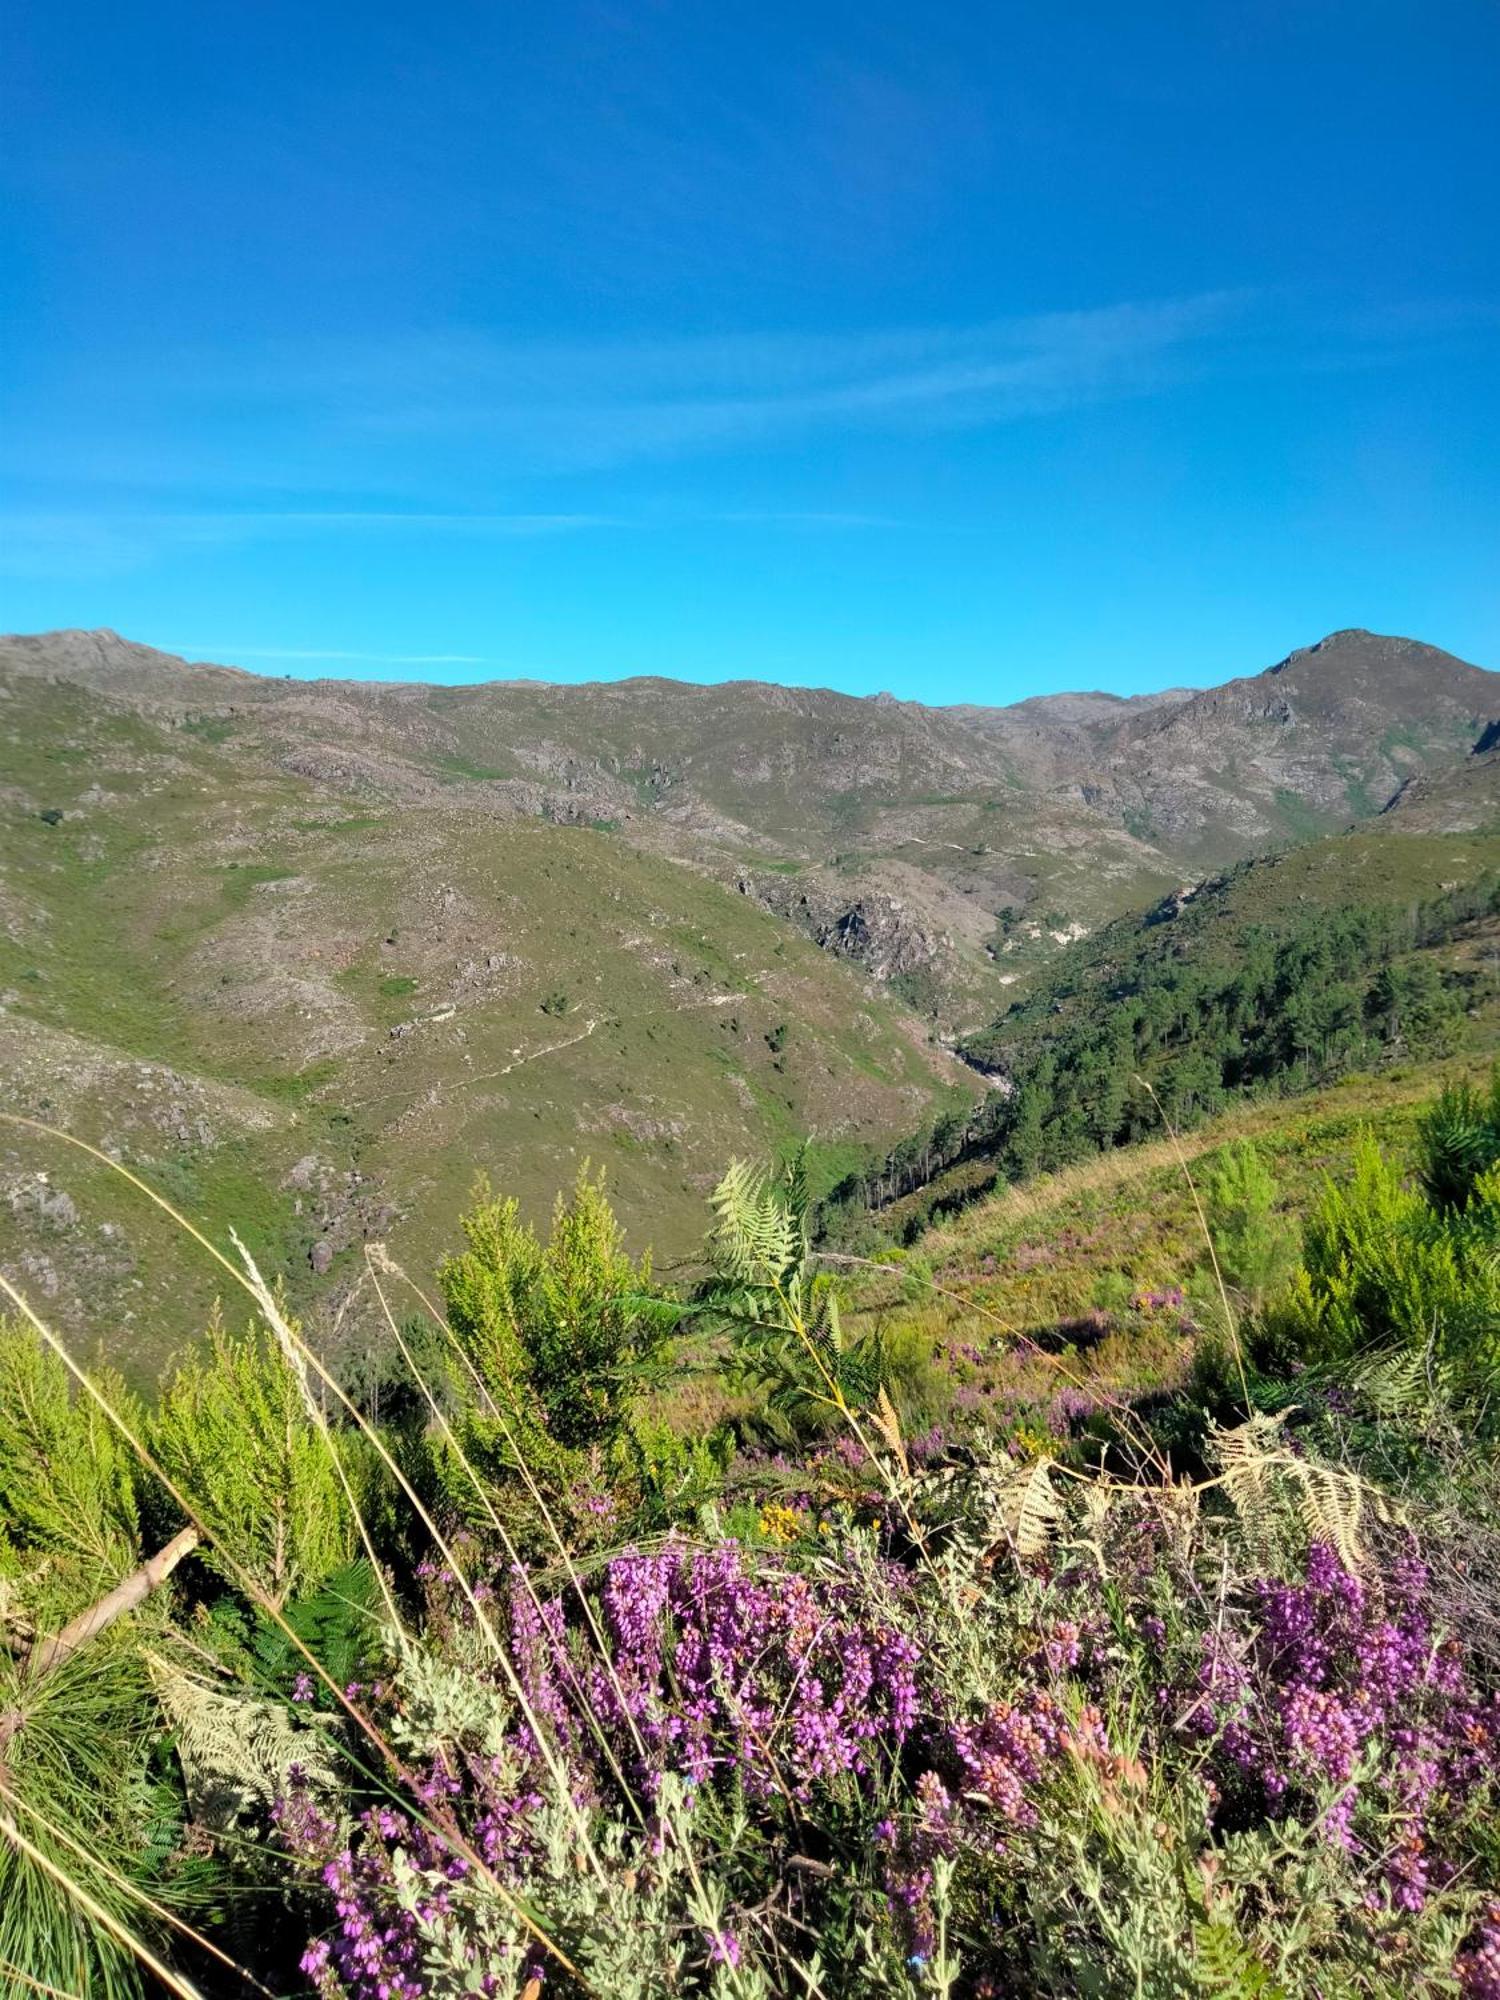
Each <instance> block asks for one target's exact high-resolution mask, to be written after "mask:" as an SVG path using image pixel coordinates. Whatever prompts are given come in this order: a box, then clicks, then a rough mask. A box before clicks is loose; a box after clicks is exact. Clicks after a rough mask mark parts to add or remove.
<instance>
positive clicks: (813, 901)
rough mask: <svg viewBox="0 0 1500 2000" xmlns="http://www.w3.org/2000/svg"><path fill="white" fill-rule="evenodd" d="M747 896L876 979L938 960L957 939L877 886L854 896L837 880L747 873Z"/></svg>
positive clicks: (743, 881) (743, 888) (743, 880)
mask: <svg viewBox="0 0 1500 2000" xmlns="http://www.w3.org/2000/svg"><path fill="white" fill-rule="evenodd" d="M736 887H737V888H738V889H739V891H740V894H741V895H742V896H753V897H754V899H755V900H756V902H758V903H760V904H761V905H762V907H763V908H765V909H767V910H770V911H772V912H773V914H774V915H776V916H779V917H785V918H787V919H788V920H789V921H790V922H792V923H794V924H796V925H797V926H798V927H799V928H800V929H802V930H805V931H806V932H807V933H808V935H809V936H810V937H811V938H813V939H814V941H815V942H816V943H818V944H819V945H821V946H822V947H823V949H824V950H825V951H831V952H833V953H835V954H836V955H837V956H838V957H839V958H848V959H852V960H853V961H854V962H855V964H857V965H861V966H863V967H864V969H865V970H866V971H867V972H868V973H869V974H870V976H871V977H872V978H874V979H879V980H882V981H890V980H892V979H897V978H899V977H900V976H901V975H902V974H903V973H908V972H919V971H923V970H925V969H926V968H927V967H929V966H932V965H935V964H936V963H937V962H938V961H939V960H940V959H941V958H942V957H943V956H944V954H945V953H946V952H947V951H949V950H951V949H952V939H951V938H946V937H944V936H943V935H942V934H941V933H938V932H934V931H932V930H929V929H927V928H926V927H925V926H924V925H923V924H922V923H920V922H919V921H918V920H917V919H916V918H915V917H914V916H913V915H912V914H911V912H910V911H909V910H908V909H907V908H906V907H905V906H904V905H903V904H902V903H900V902H898V901H897V899H896V898H895V897H894V896H888V895H886V894H884V893H883V892H882V891H880V890H878V889H866V890H862V891H861V892H860V893H858V894H857V895H855V896H852V897H851V896H849V895H848V893H847V891H846V890H845V891H841V889H840V887H839V885H837V884H815V883H808V884H802V883H798V882H794V881H788V880H787V879H786V878H785V877H784V876H777V875H767V876H751V875H742V876H741V877H740V879H739V881H738V882H737V884H736Z"/></svg>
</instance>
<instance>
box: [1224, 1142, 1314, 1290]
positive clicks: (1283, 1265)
mask: <svg viewBox="0 0 1500 2000" xmlns="http://www.w3.org/2000/svg"><path fill="white" fill-rule="evenodd" d="M1276 1200H1277V1188H1276V1182H1275V1180H1274V1178H1273V1177H1272V1175H1271V1173H1270V1171H1269V1169H1268V1168H1267V1167H1266V1165H1265V1163H1264V1162H1263V1161H1262V1159H1261V1157H1260V1154H1259V1153H1258V1152H1257V1151H1256V1149H1255V1146H1254V1144H1253V1143H1252V1142H1251V1141H1250V1140H1249V1139H1238V1140H1235V1141H1233V1142H1232V1143H1231V1144H1230V1145H1227V1146H1225V1147H1223V1148H1222V1149H1221V1150H1220V1151H1219V1152H1218V1153H1217V1154H1216V1155H1215V1157H1214V1159H1213V1162H1212V1164H1211V1165H1210V1167H1209V1171H1208V1174H1207V1176H1206V1179H1205V1182H1204V1207H1205V1211H1206V1214H1207V1217H1208V1226H1209V1231H1210V1233H1211V1235H1212V1237H1213V1243H1214V1254H1215V1256H1216V1257H1217V1259H1218V1265H1219V1270H1220V1272H1221V1273H1222V1274H1223V1277H1224V1280H1225V1282H1226V1284H1228V1285H1231V1286H1232V1287H1233V1288H1234V1290H1235V1291H1237V1292H1238V1293H1239V1294H1240V1295H1241V1297H1242V1298H1243V1299H1244V1301H1245V1303H1246V1305H1247V1306H1249V1307H1250V1309H1251V1310H1252V1311H1256V1310H1258V1309H1259V1308H1260V1307H1261V1306H1262V1305H1263V1304H1264V1303H1265V1301H1266V1299H1267V1298H1268V1297H1269V1295H1270V1294H1271V1293H1272V1292H1273V1291H1275V1290H1276V1288H1277V1287H1278V1286H1279V1285H1281V1284H1283V1283H1284V1282H1285V1281H1286V1279H1287V1278H1288V1276H1289V1275H1290V1274H1291V1271H1292V1269H1293V1267H1294V1265H1295V1264H1296V1261H1297V1232H1296V1228H1295V1226H1294V1225H1293V1223H1292V1222H1291V1220H1290V1218H1289V1217H1287V1216H1284V1215H1280V1214H1278V1213H1277V1209H1276Z"/></svg>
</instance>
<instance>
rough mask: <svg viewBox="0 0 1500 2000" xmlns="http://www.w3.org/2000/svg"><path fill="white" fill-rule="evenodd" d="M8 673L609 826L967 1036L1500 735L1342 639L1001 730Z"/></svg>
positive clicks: (280, 746)
mask: <svg viewBox="0 0 1500 2000" xmlns="http://www.w3.org/2000/svg"><path fill="white" fill-rule="evenodd" d="M0 673H3V674H8V675H12V676H14V675H21V674H24V675H27V676H42V677H45V678H49V679H56V680H60V681H65V682H69V683H73V684H76V685H81V686H86V687H88V688H91V689H93V690H95V691H97V692H99V693H101V694H103V695H105V696H107V698H108V699H109V700H110V701H112V702H115V703H119V704H122V705H124V706H127V707H129V708H132V709H134V710H137V711H139V712H141V713H148V714H150V715H152V716H153V717H154V718H156V719H157V720H158V721H160V722H162V723H164V724H172V725H175V726H177V727H183V726H186V727H189V728H192V729H196V730H198V731H199V732H200V733H201V732H203V731H211V732H213V733H214V734H215V735H216V736H218V737H219V738H220V739H221V740H223V741H224V742H225V743H226V744H237V745H243V746H244V748H245V749H246V750H247V751H249V752H252V753H253V754H255V755H258V756H263V757H265V758H267V759H269V760H270V761H271V762H272V763H274V764H275V765H276V766H277V767H279V768H280V769H282V770H284V771H287V772H290V773H291V774H293V775H295V776H298V777H301V778H305V779H309V780H311V781H313V782H315V783H317V784H321V785H324V786H327V787H330V788H332V789H334V790H337V791H340V792H343V793H346V794H348V795H350V796H352V797H357V798H362V799H365V800H368V801H382V802H386V803H393V804H397V805H403V806H414V805H425V806H430V807H432V808H433V809H441V810H448V809H453V808H457V809H461V810H463V811H468V812H474V813H478V814H484V815H488V816H493V817H499V818H503V817H524V818H540V819H544V820H551V821H562V822H571V823H589V824H593V823H598V822H601V821H609V822H612V823H613V826H612V829H611V830H612V831H613V832H615V833H616V834H618V835H619V837H620V838H621V839H622V840H624V841H627V842H629V843H630V844H631V845H633V846H638V847H643V848H646V849H649V850H650V851H652V852H656V853H665V854H669V855H672V856H674V857H675V858H679V859H684V860H688V861H690V862H692V863H693V865H695V866H698V867H700V868H704V869H707V870H710V871H712V872H713V873H715V874H716V875H718V877H719V878H720V879H721V880H724V881H726V882H728V883H730V884H731V885H732V886H734V887H735V888H737V889H738V890H739V891H740V892H741V893H743V894H745V895H746V896H748V897H750V898H752V899H754V900H758V901H760V902H762V903H763V904H765V905H766V906H767V907H768V908H771V909H773V910H776V911H778V912H780V913H783V914H785V915H787V916H789V917H790V918H791V919H792V920H793V921H795V922H798V923H801V924H802V925H803V926H804V927H805V928H807V929H808V930H809V931H810V932H811V933H812V934H813V935H815V936H816V937H818V938H819V939H820V940H821V941H823V942H824V943H825V944H827V945H829V946H830V948H831V949H833V950H835V951H837V952H839V953H841V954H842V955H844V956H846V957H852V958H855V959H861V960H862V961H863V962H864V963H866V964H867V965H869V966H870V967H871V968H872V969H874V970H875V971H876V972H877V974H878V975H879V976H881V977H883V978H893V979H896V980H898V981H900V982H901V983H902V985H903V988H904V990H905V991H906V992H907V994H908V995H909V997H911V998H913V999H914V1000H916V1001H918V1002H919V1003H920V1004H923V1005H925V1006H930V1007H932V1008H933V1009H934V1010H935V1011H936V1012H937V1013H938V1015H939V1016H940V1017H946V1018H947V1019H950V1020H954V1019H956V1020H957V1021H959V1022H960V1023H965V1024H967V1023H972V1022H974V1021H976V1020H978V1019H980V1018H982V1017H983V1015H984V1013H985V1012H986V1011H987V1007H986V995H987V993H992V992H993V990H994V986H995V982H996V980H997V979H1001V978H1004V977H1007V976H1008V975H1009V973H1010V971H1011V970H1012V969H1014V967H1015V966H1017V965H1019V966H1024V965H1025V964H1026V963H1027V962H1028V961H1029V960H1031V959H1033V958H1034V957H1035V956H1036V955H1037V954H1038V952H1039V951H1044V950H1045V949H1046V948H1048V947H1049V945H1050V942H1051V939H1052V937H1053V936H1054V935H1063V934H1072V932H1073V931H1074V930H1075V929H1076V928H1078V927H1082V928H1084V929H1091V928H1093V927H1094V926H1095V925H1097V924H1098V923H1099V922H1101V921H1103V920H1104V919H1106V918H1108V917H1110V916H1112V915H1115V914H1118V913H1120V912H1122V911H1124V910H1127V909H1129V908H1130V907H1132V906H1133V905H1137V904H1140V903H1142V902H1145V901H1147V900H1149V899H1150V898H1151V897H1152V896H1153V895H1157V894H1160V893H1162V892H1163V891H1165V890H1166V889H1168V888H1172V887H1176V886H1178V885H1180V884H1181V883H1183V882H1184V881H1187V880H1192V879H1195V878H1196V877H1197V876H1199V875H1201V874H1203V873H1204V872H1206V871H1207V870H1210V869H1212V868H1215V867H1219V866H1222V865H1224V864H1225V863H1227V862H1229V861H1233V860H1235V859H1238V858H1240V857H1242V856H1244V855H1247V854H1252V853H1257V852H1262V851H1264V850H1265V849H1267V848H1268V847H1272V846H1276V845H1279V844H1284V843H1286V842H1288V841H1293V840H1298V839H1303V838H1307V837H1309V836H1310V835H1312V834H1315V833H1318V832H1323V831H1329V830H1333V829H1335V828H1337V827H1339V826H1342V825H1345V824H1347V823H1348V822H1350V821H1351V820H1355V819H1360V818H1364V817H1368V816H1369V815H1372V814H1374V813H1377V812H1379V811H1381V810H1382V809H1383V808H1384V807H1385V806H1386V805H1387V804H1388V803H1389V802H1390V801H1391V799H1392V798H1393V797H1394V796H1395V795H1396V793H1397V792H1398V791H1399V790H1400V789H1401V787H1402V786H1403V785H1404V784H1406V783H1408V782H1409V781H1410V780H1412V779H1413V778H1414V777H1418V776H1420V775H1421V774H1423V773H1425V772H1428V771H1430V770H1433V769H1435V768H1440V767H1443V766H1446V765H1448V764H1451V763H1454V762H1456V761H1457V760H1460V759H1461V758H1462V757H1463V756H1464V755H1465V754H1466V753H1467V752H1468V751H1469V750H1470V748H1471V747H1472V746H1473V744H1474V743H1475V742H1476V740H1478V738H1479V737H1480V736H1481V735H1482V733H1483V732H1484V730H1485V729H1486V728H1487V727H1488V726H1489V725H1491V724H1492V723H1494V722H1496V721H1497V720H1500V675H1496V674H1493V673H1489V672H1486V671H1485V670H1483V669H1481V668H1479V667H1475V666H1470V665H1468V664H1467V663H1466V662H1464V661H1462V660H1458V659H1455V658H1454V657H1453V656H1452V655H1450V654H1447V653H1443V652H1440V651H1439V650H1437V649H1436V648H1434V647H1430V646H1424V645H1421V644H1419V643H1417V642H1416V641H1413V640H1407V639H1394V638H1385V637H1381V636H1379V635H1377V634H1373V633H1369V632H1357V631H1352V632H1339V633H1335V634H1333V635H1332V636H1331V637H1329V638H1327V639H1325V640H1323V641H1322V642H1321V643H1320V644H1318V645H1316V646H1312V647H1308V648H1305V649H1303V650H1302V651H1300V652H1297V653H1293V654H1292V655H1290V656H1289V658H1288V659H1286V660H1284V661H1282V662H1281V663H1280V664H1279V665H1278V666H1276V667H1273V668H1271V669H1269V670H1268V671H1266V672H1264V673H1261V674H1256V675H1252V676H1249V677H1247V678H1245V679H1242V680H1236V681H1231V682H1229V683H1227V684H1226V685H1225V686H1223V687H1219V688H1213V689H1210V690H1208V691H1206V692H1202V693H1193V692H1190V691H1186V690H1183V689H1173V690H1169V691H1167V692H1166V693H1164V694H1161V695H1156V696H1147V697H1141V698H1137V699H1134V700H1130V701H1122V700H1120V699H1118V698H1116V697H1113V696H1109V695H1104V694H1081V695H1057V696H1047V697H1043V698H1040V699H1035V700H1030V701H1025V702H1021V703H1018V704H1015V705H1013V706H1010V707H1002V708H982V707H972V706H970V707H960V708H947V709H941V708H928V707H924V706H922V705H921V704H920V703H916V702H907V701H895V700H892V699H890V698H888V697H877V698H875V699H873V700H860V699H856V698H854V697H852V696H847V695H841V694H837V693H833V692H830V691H828V690H815V689H814V690H809V689H793V688H782V687H774V686H768V685H765V684H762V683H758V682H734V683H729V684H726V685H723V686H716V687H699V686H688V685H683V684H680V683H675V682H670V681H663V680H654V679H640V680H633V681H623V682H612V683H604V684H599V685H593V686H584V687H552V686H545V685H542V684H539V683H533V682H493V683H488V684H485V685H480V686H473V687H457V688H439V687H430V686H425V685H399V684H379V683H372V682H341V681H314V682H305V681H290V680H279V679H271V678H267V677H265V676H261V675H253V674H245V673H242V672H240V671H238V670H236V669H230V668H223V667H212V666H202V665H189V664H187V663H185V662H182V661H178V660H175V659H173V658H172V657H171V656H169V655H166V654H160V653H154V652H152V651H151V650H150V649H149V648H146V647H141V646H136V645H133V644H131V643H130V642H128V641H126V640H123V639H120V638H119V637H117V636H116V635H115V634H112V633H68V632H64V633H49V634H44V635H41V636H40V637H35V638H22V639H12V640H4V641H0ZM791 881H794V882H795V889H792V888H789V886H788V884H789V882H791ZM1002 913H1004V914H1005V916H1006V923H1005V925H1004V928H1003V932H997V929H996V925H997V919H999V918H1000V917H1001V916H1002ZM997 954H998V959H999V961H1001V962H1000V963H999V964H998V966H997ZM1005 960H1010V961H1011V962H1012V963H1011V965H1009V966H1007V965H1005V964H1004V963H1003V961H1005Z"/></svg>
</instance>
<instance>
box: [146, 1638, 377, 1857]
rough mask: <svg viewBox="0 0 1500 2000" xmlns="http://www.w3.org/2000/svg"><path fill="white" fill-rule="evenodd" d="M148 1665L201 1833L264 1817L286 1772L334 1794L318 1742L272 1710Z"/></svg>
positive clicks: (330, 1768) (280, 1794) (285, 1786)
mask: <svg viewBox="0 0 1500 2000" xmlns="http://www.w3.org/2000/svg"><path fill="white" fill-rule="evenodd" d="M149 1664H150V1668H151V1678H152V1682H153V1684H154V1685H155V1688H156V1694H157V1699H158V1700H159V1701H160V1703H161V1705H162V1709H163V1712H164V1713H165V1715H166V1716H167V1719H168V1721H169V1722H170V1723H171V1725H172V1728H173V1731H174V1734H175V1737H176V1747H177V1758H178V1762H179V1763H180V1764H181V1766H182V1776H183V1783H184V1785H185V1787H186V1790H187V1797H188V1806H189V1808H190V1810H191V1812H192V1815H193V1818H194V1819H195V1820H196V1821H197V1822H198V1823H199V1824H200V1825H201V1826H206V1827H210V1828H212V1829H213V1830H214V1831H216V1832H225V1831H227V1830H228V1829H229V1828H231V1827H233V1826H235V1825H236V1824H238V1822H239V1821H241V1820H242V1819H244V1818H245V1816H246V1815H247V1814H248V1813H251V1812H253V1811H255V1810H257V1809H259V1810H261V1811H269V1809H270V1808H271V1806H273V1805H274V1804H275V1802H276V1800H277V1799H279V1798H284V1797H285V1796H286V1794H287V1792H288V1790H289V1789H290V1788H291V1784H292V1770H293V1766H296V1768H297V1771H298V1773H299V1774H300V1775H301V1778H302V1780H303V1782H304V1783H310V1784H311V1785H312V1786H313V1787H314V1788H315V1789H317V1790H319V1791H327V1792H330V1793H331V1792H332V1791H333V1790H334V1789H335V1787H336V1785H337V1782H338V1779H337V1773H336V1771H335V1769H334V1765H333V1760H332V1759H331V1757H330V1756H329V1754H328V1749H327V1746H326V1744H325V1743H324V1741H323V1739H322V1738H321V1737H320V1735H319V1734H318V1732H317V1731H316V1730H314V1729H309V1728H306V1727H304V1726H301V1725H299V1724H298V1723H297V1722H295V1721H294V1720H293V1718H292V1714H291V1711H290V1710H289V1709H286V1708H283V1707H282V1705H281V1703H280V1702H274V1701H257V1700H247V1699H245V1698H244V1697H242V1696H239V1695H232V1694H226V1693H225V1692H224V1691H223V1690H222V1689H220V1688H215V1687H210V1686H209V1685H208V1684H207V1683H206V1682H204V1681H202V1680H199V1679H198V1678H197V1677H196V1676H195V1675H193V1674H189V1673H185V1672H184V1671H183V1670H182V1669H181V1668H180V1667H176V1666H174V1665H172V1664H171V1663H170V1662H169V1661H167V1660H163V1659H159V1658H157V1657H155V1656H152V1658H151V1660H150V1663H149Z"/></svg>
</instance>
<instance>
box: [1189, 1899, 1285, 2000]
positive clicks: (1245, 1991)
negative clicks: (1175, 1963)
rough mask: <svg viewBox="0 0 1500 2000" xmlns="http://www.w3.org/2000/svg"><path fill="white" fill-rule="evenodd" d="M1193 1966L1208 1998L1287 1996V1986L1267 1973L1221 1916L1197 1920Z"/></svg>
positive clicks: (1274, 1998) (1258, 1999)
mask: <svg viewBox="0 0 1500 2000" xmlns="http://www.w3.org/2000/svg"><path fill="white" fill-rule="evenodd" d="M1193 1947H1194V1955H1195V1958H1196V1960H1197V1964H1196V1966H1195V1968H1194V1970H1195V1971H1196V1972H1197V1973H1198V1975H1199V1977H1200V1978H1201V1979H1202V1981H1203V1989H1202V1990H1203V1992H1204V1994H1205V1996H1211V2000H1289V1995H1288V1994H1287V1991H1286V1988H1285V1987H1284V1986H1282V1985H1280V1984H1279V1983H1278V1981H1277V1980H1276V1979H1275V1978H1274V1977H1273V1975H1272V1974H1271V1973H1269V1972H1268V1971H1267V1970H1266V1968H1265V1966H1263V1965H1262V1964H1261V1962H1260V1960H1259V1959H1258V1958H1257V1957H1256V1956H1255V1953H1254V1952H1253V1951H1252V1950H1251V1949H1250V1947H1249V1945H1248V1944H1247V1943H1246V1942H1245V1940H1244V1939H1243V1938H1242V1937H1241V1936H1240V1933H1239V1931H1238V1930H1237V1929H1236V1928H1235V1926H1234V1925H1233V1924H1232V1923H1230V1922H1229V1921H1228V1920H1227V1919H1226V1918H1224V1917H1214V1918H1213V1919H1212V1920H1211V1921H1210V1922H1208V1923H1200V1924H1199V1925H1197V1926H1196V1928H1195V1930H1194V1933H1193Z"/></svg>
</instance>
